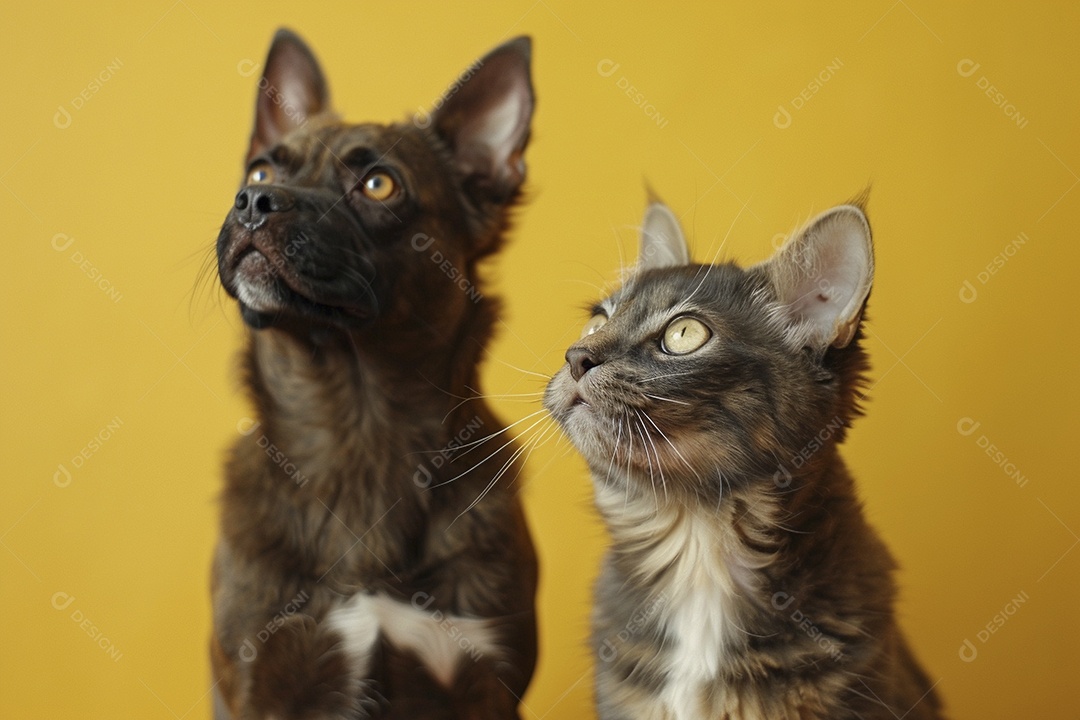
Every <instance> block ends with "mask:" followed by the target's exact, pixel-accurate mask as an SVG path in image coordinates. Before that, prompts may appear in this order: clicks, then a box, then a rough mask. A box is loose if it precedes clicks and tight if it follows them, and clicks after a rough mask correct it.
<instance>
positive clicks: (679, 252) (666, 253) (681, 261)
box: [637, 200, 690, 271]
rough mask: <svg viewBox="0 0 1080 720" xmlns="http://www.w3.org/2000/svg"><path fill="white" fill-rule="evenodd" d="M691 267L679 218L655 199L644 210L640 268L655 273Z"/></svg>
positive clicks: (638, 265)
mask: <svg viewBox="0 0 1080 720" xmlns="http://www.w3.org/2000/svg"><path fill="white" fill-rule="evenodd" d="M689 264H690V248H689V247H688V246H687V244H686V238H685V237H684V236H683V231H682V227H681V226H680V225H679V218H677V217H675V213H673V212H671V209H670V208H669V207H668V206H667V205H665V204H664V203H662V202H660V201H659V200H652V201H651V202H650V203H649V207H648V208H647V209H646V210H645V222H644V223H642V225H641V250H640V252H639V253H638V263H637V269H638V270H639V271H641V270H652V269H654V268H662V267H672V266H675V265H689Z"/></svg>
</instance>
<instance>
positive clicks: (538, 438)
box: [450, 417, 558, 525]
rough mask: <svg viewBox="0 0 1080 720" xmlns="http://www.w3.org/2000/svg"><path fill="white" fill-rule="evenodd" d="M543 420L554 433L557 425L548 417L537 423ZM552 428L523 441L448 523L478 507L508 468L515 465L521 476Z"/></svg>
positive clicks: (515, 477) (516, 476)
mask: <svg viewBox="0 0 1080 720" xmlns="http://www.w3.org/2000/svg"><path fill="white" fill-rule="evenodd" d="M543 420H549V421H551V422H552V426H554V429H555V430H556V431H557V430H558V427H557V425H555V423H554V421H552V420H551V418H550V417H549V418H541V420H540V421H538V422H542V421H543ZM552 426H549V427H547V428H545V429H544V430H543V431H542V432H541V433H540V434H539V435H534V436H533V437H531V438H529V439H528V440H526V441H525V443H524V444H523V445H522V446H521V447H519V448H517V449H516V450H515V451H514V452H513V453H512V454H511V455H510V457H509V458H507V459H506V462H504V463H503V464H502V467H500V468H499V470H498V472H496V473H495V476H494V477H492V479H491V481H490V482H488V484H487V486H485V487H484V489H483V490H481V491H480V494H479V495H477V496H476V499H475V500H473V501H472V503H470V504H469V506H468V507H467V508H465V509H464V510H462V511H461V513H460V514H459V515H458V516H457V517H455V518H454V519H453V520H452V521H451V522H450V524H451V525H453V524H454V523H455V522H457V521H458V520H460V519H461V517H462V516H463V515H465V514H466V513H468V512H469V511H470V510H472V509H473V508H475V507H476V506H477V505H479V504H480V502H481V501H482V500H483V499H484V498H485V497H487V495H488V493H489V492H491V490H492V488H494V487H495V484H496V483H498V482H499V480H501V479H502V477H503V476H504V475H506V473H507V472H509V471H510V468H512V467H514V466H515V464H516V465H517V468H518V475H520V474H521V469H522V468H523V467H525V462H527V461H528V455H532V452H533V450H535V449H536V448H537V447H539V446H540V444H541V442H542V441H543V439H544V438H545V437H550V434H551V430H552V429H553V427H552ZM525 453H528V455H527V456H526V458H525V461H522V462H521V463H516V461H517V459H518V458H520V457H521V456H522V455H524V454H525ZM518 475H515V476H514V480H517V478H518ZM512 484H513V481H511V485H512Z"/></svg>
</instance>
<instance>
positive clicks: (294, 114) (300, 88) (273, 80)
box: [245, 28, 330, 162]
mask: <svg viewBox="0 0 1080 720" xmlns="http://www.w3.org/2000/svg"><path fill="white" fill-rule="evenodd" d="M329 107H330V91H329V90H328V89H327V86H326V78H325V77H323V73H322V70H321V69H319V61H318V60H316V59H315V55H314V54H313V53H312V52H311V50H310V49H308V46H307V45H306V44H305V43H304V41H303V40H301V39H300V37H299V36H298V35H296V34H295V33H294V32H292V31H291V30H287V29H285V28H282V29H280V30H278V31H277V33H275V34H274V41H273V42H272V43H271V45H270V52H269V54H267V56H266V65H265V66H264V67H263V74H262V78H261V79H260V80H259V92H258V96H257V97H256V99H255V128H254V129H253V130H252V131H251V146H250V147H249V148H248V154H247V160H246V161H245V162H251V159H252V158H253V157H255V156H256V155H258V154H259V153H261V152H262V151H263V150H265V149H267V148H269V147H272V146H273V145H275V144H276V143H277V142H278V141H279V140H281V138H282V137H284V136H285V135H286V134H288V133H289V132H290V131H292V130H295V129H296V128H298V127H302V126H303V125H304V124H305V123H306V122H307V121H308V118H309V117H311V116H313V115H318V114H319V113H321V112H323V111H325V110H328V109H329Z"/></svg>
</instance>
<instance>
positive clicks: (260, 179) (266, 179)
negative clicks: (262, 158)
mask: <svg viewBox="0 0 1080 720" xmlns="http://www.w3.org/2000/svg"><path fill="white" fill-rule="evenodd" d="M272 182H274V168H273V166H272V165H271V164H270V163H265V162H261V163H257V164H256V165H254V166H252V168H251V170H248V175H247V184H248V185H266V184H268V183H272Z"/></svg>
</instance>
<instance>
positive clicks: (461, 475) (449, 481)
mask: <svg viewBox="0 0 1080 720" xmlns="http://www.w3.org/2000/svg"><path fill="white" fill-rule="evenodd" d="M542 412H546V411H545V410H538V411H536V412H534V413H532V414H531V415H528V416H526V417H525V418H522V419H521V420H518V421H517V422H515V423H514V424H513V425H510V426H509V427H505V428H503V429H502V430H499V431H498V432H494V433H492V434H491V435H488V436H487V437H486V438H482V439H480V440H477V441H476V442H474V443H468V445H473V446H477V443H484V442H487V441H488V440H491V439H492V438H494V437H496V436H498V435H502V434H503V433H505V432H506V431H508V430H509V429H510V428H512V427H514V425H519V424H521V423H522V422H525V421H526V420H528V419H529V418H532V417H535V416H536V415H539V414H540V413H542ZM545 419H546V418H544V417H542V418H540V419H539V420H537V421H535V422H534V423H533V424H532V425H530V426H529V427H527V428H525V430H523V431H522V435H524V434H525V433H527V432H529V431H530V430H532V429H533V428H534V427H536V426H537V425H539V424H540V423H542V422H543V421H544V420H545ZM514 439H515V438H514V437H511V438H510V439H509V440H507V441H506V442H505V443H503V444H502V445H501V446H499V447H498V448H496V449H495V450H494V451H493V452H492V453H491V454H490V455H488V456H487V457H486V458H484V459H483V460H481V461H480V462H478V463H476V464H475V465H473V466H472V467H470V468H469V469H468V470H465V471H464V472H462V473H460V474H458V475H455V476H454V477H452V478H450V479H449V480H444V481H443V482H441V483H436V484H435V485H432V486H431V487H433V488H436V487H442V486H443V485H449V484H450V483H452V482H454V481H455V480H459V479H461V478H462V477H464V476H465V475H468V474H469V473H471V472H472V471H473V470H475V469H476V468H478V467H480V466H481V465H483V464H484V463H486V462H487V461H488V460H490V459H491V458H493V457H495V456H496V455H498V454H499V453H500V452H502V451H503V450H505V449H506V448H508V447H509V446H510V445H513V444H514ZM464 447H467V445H459V446H458V447H457V448H455V449H457V450H460V449H461V448H464ZM472 449H475V447H474V448H470V450H466V451H465V452H463V453H461V454H460V455H458V457H464V456H465V455H467V454H469V452H471V451H472ZM427 452H436V453H441V452H443V451H442V450H434V451H427Z"/></svg>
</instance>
